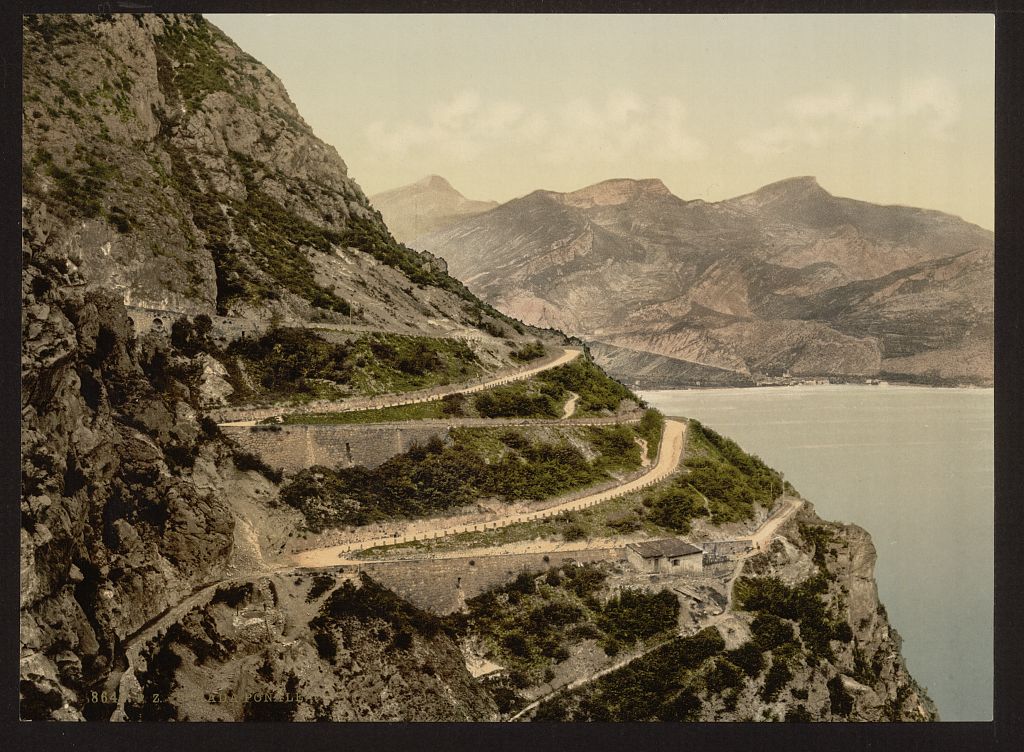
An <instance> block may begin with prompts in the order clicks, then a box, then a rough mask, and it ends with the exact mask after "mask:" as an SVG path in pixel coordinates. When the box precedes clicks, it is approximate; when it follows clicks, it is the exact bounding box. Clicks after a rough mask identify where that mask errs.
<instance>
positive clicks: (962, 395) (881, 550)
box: [641, 385, 994, 721]
mask: <svg viewBox="0 0 1024 752" xmlns="http://www.w3.org/2000/svg"><path fill="white" fill-rule="evenodd" d="M641 396H642V397H643V398H644V399H646V400H647V401H648V402H650V403H651V404H652V405H653V406H655V407H657V408H658V409H659V410H661V411H662V412H664V413H665V414H667V415H681V416H686V417H693V418H696V419H698V420H700V421H701V422H702V423H704V424H706V425H708V426H710V427H712V428H714V429H715V430H717V431H719V433H722V434H724V435H726V436H728V437H730V438H732V439H734V440H735V441H736V442H737V443H739V444H740V446H742V447H743V448H744V449H746V450H747V451H749V452H752V453H754V454H757V455H759V456H760V457H761V458H762V459H763V460H764V461H765V462H767V463H768V464H769V465H771V466H772V467H775V468H776V469H778V470H781V471H782V472H783V473H784V474H785V478H786V480H788V481H790V482H791V483H792V484H793V485H794V486H795V487H796V489H797V490H798V491H799V492H800V493H801V495H803V496H804V497H805V498H807V499H809V500H810V501H811V502H813V504H814V506H815V508H816V509H817V511H818V514H819V515H820V516H821V517H822V518H824V519H828V520H835V521H843V522H852V523H856V524H857V525H860V526H861V527H863V528H865V529H866V530H867V531H868V532H869V533H871V536H872V538H873V540H874V543H875V548H876V549H877V550H878V564H877V566H876V572H875V574H876V580H877V582H878V590H879V596H880V598H881V601H882V603H884V604H885V607H886V609H887V610H888V613H889V619H890V621H891V623H892V624H893V626H895V627H896V629H897V630H898V631H899V632H900V634H901V635H902V636H903V655H904V657H905V658H906V660H907V665H908V667H909V669H910V672H911V674H912V675H913V676H914V677H915V678H916V679H917V681H918V682H919V683H920V684H921V685H922V686H924V687H926V688H927V690H928V693H929V695H930V696H931V698H932V699H933V700H934V701H935V703H936V704H937V705H938V708H939V714H940V716H941V717H942V719H943V720H947V721H980V720H991V718H992V610H993V572H994V570H993V507H994V502H993V497H994V478H993V391H992V390H991V389H931V388H926V387H897V386H852V385H835V386H833V385H820V386H798V387H765V388H751V389H720V390H719V389H716V390H695V389H693V390H669V391H652V392H644V393H642V394H641Z"/></svg>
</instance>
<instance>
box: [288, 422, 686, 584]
mask: <svg viewBox="0 0 1024 752" xmlns="http://www.w3.org/2000/svg"><path fill="white" fill-rule="evenodd" d="M685 444H686V424H685V423H681V422H679V421H676V420H666V421H665V427H664V429H663V431H662V436H661V446H660V449H659V451H658V461H657V462H656V463H654V466H653V467H651V468H650V469H649V470H648V471H647V472H646V473H644V474H643V475H641V476H640V477H639V478H635V479H633V480H631V481H627V482H625V483H622V484H620V485H618V486H615V487H613V488H610V489H607V490H605V491H601V492H599V493H594V494H590V495H588V496H584V497H582V498H575V499H570V500H568V501H564V502H561V503H555V504H554V505H552V506H550V507H547V508H546V509H542V510H540V511H536V512H521V513H517V514H509V515H507V516H505V517H500V518H498V519H497V520H494V521H492V522H488V523H486V526H485V528H486V529H487V530H497V529H498V528H503V527H507V526H509V525H515V524H517V523H520V522H529V521H532V520H540V519H547V518H550V517H554V516H555V515H558V514H561V513H562V512H569V511H576V510H580V509H586V508H588V507H592V506H594V505H595V504H600V503H601V502H604V501H608V500H610V499H615V498H618V497H620V496H625V495H626V494H629V493H633V492H634V491H639V490H641V489H644V488H647V487H649V486H651V485H653V484H655V483H658V482H660V481H662V480H664V479H665V478H666V477H668V476H669V475H670V474H672V473H673V472H675V470H676V468H677V467H678V466H679V463H680V461H681V460H682V457H683V447H684V446H685ZM443 525H444V520H443V519H441V520H438V527H437V528H436V529H433V530H430V531H429V534H428V535H426V536H425V537H427V538H430V539H434V538H445V537H447V536H449V535H458V534H460V533H468V532H472V531H473V530H474V528H475V527H480V526H479V525H471V524H465V525H458V526H453V527H443ZM420 537H421V538H422V537H424V536H420ZM396 542H399V541H396V539H395V538H394V537H391V538H374V539H369V540H364V541H355V542H349V543H345V544H342V545H338V546H328V547H324V548H314V549H310V550H309V551H301V552H299V553H297V554H295V555H294V557H293V560H294V562H295V564H296V565H298V566H302V567H328V566H337V565H338V564H345V563H353V564H355V563H362V560H359V559H352V558H351V557H350V554H353V553H355V552H357V551H361V550H363V549H367V548H374V547H376V546H387V545H393V544H394V543H396Z"/></svg>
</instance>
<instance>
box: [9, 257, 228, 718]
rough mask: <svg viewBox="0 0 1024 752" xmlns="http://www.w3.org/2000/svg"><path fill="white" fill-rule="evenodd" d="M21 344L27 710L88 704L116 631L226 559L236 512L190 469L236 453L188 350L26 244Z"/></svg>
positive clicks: (49, 711) (35, 713)
mask: <svg viewBox="0 0 1024 752" xmlns="http://www.w3.org/2000/svg"><path fill="white" fill-rule="evenodd" d="M28 247H29V249H30V251H31V253H30V256H29V258H28V263H27V264H26V267H25V269H24V277H23V284H24V289H23V292H24V303H25V305H24V312H23V316H24V334H25V337H24V340H23V346H22V357H23V361H22V362H23V378H22V389H23V394H22V484H23V485H22V493H23V497H22V530H21V546H22V548H21V558H22V587H21V619H22V622H21V625H22V626H21V640H22V695H23V705H22V715H23V717H26V718H46V717H54V718H81V717H83V714H85V713H87V712H88V710H87V708H86V703H85V700H86V697H87V694H88V693H89V692H91V691H93V690H102V689H103V687H104V683H105V681H106V678H107V676H108V675H109V673H110V671H111V670H112V668H113V663H114V662H115V661H116V660H117V655H118V645H119V642H120V641H121V640H122V639H124V637H125V636H126V635H127V634H129V633H130V632H132V631H134V630H135V629H137V628H138V627H139V626H141V625H142V624H143V623H144V622H146V621H147V620H148V619H149V618H151V617H152V616H153V614H155V613H157V612H159V611H160V610H161V609H163V608H165V607H166V606H168V605H170V604H171V603H174V602H175V601H176V600H177V599H179V598H180V597H181V596H182V595H183V594H185V593H188V592H189V591H190V590H191V589H192V587H193V586H194V585H195V584H196V583H198V582H202V581H205V580H209V579H211V578H215V577H217V576H220V575H222V574H223V573H224V572H225V571H226V570H227V569H228V568H229V567H230V565H231V555H232V550H233V534H234V519H233V515H232V511H231V508H230V507H229V505H228V504H227V503H226V502H225V500H224V499H223V498H222V497H221V496H219V495H217V494H211V493H208V492H206V491H205V490H204V489H202V488H200V487H198V486H197V484H196V483H195V482H194V481H193V480H192V477H191V476H192V472H193V468H194V467H195V465H196V463H197V462H206V463H208V464H209V465H210V466H212V467H213V468H214V472H215V473H217V472H220V471H218V470H217V468H218V466H219V467H221V468H223V471H224V472H229V471H230V470H231V469H232V468H231V458H230V451H229V450H228V448H227V447H226V446H225V445H224V444H223V443H222V442H221V441H220V440H219V439H218V438H217V436H216V428H215V426H213V427H211V425H210V424H202V423H201V422H200V420H199V417H198V415H197V412H196V410H195V407H194V398H193V395H192V393H191V391H190V389H189V386H188V384H187V379H186V378H185V377H184V374H183V373H182V372H180V371H178V366H179V364H177V363H174V362H173V361H171V360H169V359H168V358H167V354H166V352H165V351H164V350H162V349H160V347H159V345H157V344H154V343H145V342H143V343H139V342H137V341H135V340H134V339H133V336H132V332H131V327H130V325H129V323H128V319H127V316H126V315H125V313H124V307H123V305H122V304H121V302H120V301H119V300H117V299H114V298H111V297H109V296H104V295H102V294H100V293H97V292H92V291H87V290H86V289H85V286H84V285H83V284H81V280H80V278H78V277H77V276H76V275H75V274H74V273H72V272H68V271H66V268H67V265H66V263H65V264H64V265H63V269H64V270H62V262H61V260H60V259H54V258H52V257H51V256H49V255H48V254H47V253H46V251H45V250H39V252H38V254H37V253H36V251H37V248H35V247H33V243H32V242H31V241H30V242H29V246H28Z"/></svg>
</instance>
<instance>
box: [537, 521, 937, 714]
mask: <svg viewBox="0 0 1024 752" xmlns="http://www.w3.org/2000/svg"><path fill="white" fill-rule="evenodd" d="M778 532H779V535H778V537H776V538H775V539H774V540H773V541H772V543H771V545H770V547H769V548H768V550H766V551H764V552H763V553H758V554H756V555H755V556H753V557H751V558H749V559H747V560H746V561H745V562H744V563H743V566H742V570H741V572H740V573H739V574H738V577H736V578H730V582H728V583H727V586H730V587H731V588H732V595H731V598H730V601H731V603H730V606H729V608H728V609H727V610H726V611H724V612H723V613H721V614H715V615H713V616H704V617H702V619H701V620H698V621H697V623H695V624H694V625H693V626H692V628H691V629H690V630H689V631H690V632H691V634H690V635H688V636H687V637H683V638H676V639H675V640H674V641H669V642H667V643H666V644H664V645H663V646H662V647H658V648H655V649H653V650H651V651H649V652H646V653H645V654H644V655H642V656H641V657H639V658H637V659H634V660H633V661H632V662H630V663H627V665H625V666H624V667H623V668H621V669H618V670H616V671H613V672H610V673H608V674H607V675H606V676H604V677H603V678H602V677H601V676H597V677H595V678H593V679H592V680H590V681H585V682H581V686H580V688H579V689H575V690H570V691H568V692H563V693H561V694H555V695H554V696H552V697H551V698H550V699H549V700H546V701H545V702H543V703H541V705H540V707H539V708H536V709H535V710H530V711H528V715H529V717H532V718H534V719H537V720H577V721H582V720H616V721H650V720H689V721H771V720H776V721H781V720H787V721H866V722H879V721H934V720H938V711H937V710H936V708H935V705H934V704H933V703H932V701H931V699H930V698H929V697H928V695H927V693H926V692H925V691H924V690H923V689H922V688H921V687H920V686H919V685H918V684H917V682H916V681H915V680H914V679H913V677H911V675H910V674H909V672H908V671H907V667H906V664H905V662H904V660H903V657H902V656H901V654H900V645H901V640H900V637H899V635H898V634H897V632H896V630H895V629H893V627H892V625H890V624H889V621H888V618H887V616H886V612H885V608H884V607H883V606H882V605H881V604H880V603H879V601H878V592H877V589H876V587H875V582H874V565H875V548H874V546H873V545H872V543H871V538H870V536H869V535H868V534H867V533H866V532H865V531H864V530H862V529H861V528H859V527H857V526H855V525H841V524H835V523H830V522H826V521H824V520H822V519H820V518H819V517H818V516H817V515H816V514H815V513H814V510H813V508H812V507H811V506H810V504H807V503H806V502H805V504H804V506H803V508H802V509H801V510H800V511H799V512H798V513H797V514H796V515H795V516H794V517H793V518H792V519H791V520H789V521H787V522H786V523H785V524H784V525H783V526H782V527H781V528H780V529H779V531H778ZM758 583H763V584H761V585H758ZM652 587H659V585H653V586H652ZM661 587H667V586H664V585H663V586H661ZM684 589H685V590H688V591H689V592H691V593H692V592H693V589H692V588H684ZM750 593H755V594H756V595H755V596H754V598H756V600H755V599H754V598H751V599H750V600H747V598H748V597H750V596H749V594H750ZM744 594H746V595H744ZM721 600H722V602H723V603H724V601H725V598H724V597H723V598H722V599H721ZM695 632H696V634H694V633H695ZM528 691H529V690H528Z"/></svg>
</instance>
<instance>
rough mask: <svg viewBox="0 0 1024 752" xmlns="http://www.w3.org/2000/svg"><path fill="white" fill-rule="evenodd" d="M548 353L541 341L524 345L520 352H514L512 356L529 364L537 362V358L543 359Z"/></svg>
mask: <svg viewBox="0 0 1024 752" xmlns="http://www.w3.org/2000/svg"><path fill="white" fill-rule="evenodd" d="M546 353H547V351H546V350H545V349H544V343H543V342H541V341H540V340H537V341H536V342H530V343H528V344H525V345H523V346H522V347H520V348H519V349H518V350H513V351H512V352H511V355H512V357H513V358H515V359H516V360H520V361H523V362H528V361H531V360H536V359H537V358H543V357H544V355H545V354H546Z"/></svg>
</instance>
